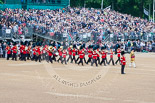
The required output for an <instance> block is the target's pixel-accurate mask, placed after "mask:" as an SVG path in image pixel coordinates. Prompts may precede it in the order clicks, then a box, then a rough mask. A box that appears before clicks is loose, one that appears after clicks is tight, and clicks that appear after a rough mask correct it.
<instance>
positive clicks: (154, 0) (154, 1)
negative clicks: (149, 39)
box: [153, 0, 155, 22]
mask: <svg viewBox="0 0 155 103" xmlns="http://www.w3.org/2000/svg"><path fill="white" fill-rule="evenodd" d="M154 3H155V0H153V22H154Z"/></svg>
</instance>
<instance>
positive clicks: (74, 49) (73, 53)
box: [72, 45, 77, 63]
mask: <svg viewBox="0 0 155 103" xmlns="http://www.w3.org/2000/svg"><path fill="white" fill-rule="evenodd" d="M76 52H77V50H76V46H75V45H74V46H73V50H72V55H73V59H72V63H73V60H74V62H75V63H77V62H76V57H75V56H76Z"/></svg>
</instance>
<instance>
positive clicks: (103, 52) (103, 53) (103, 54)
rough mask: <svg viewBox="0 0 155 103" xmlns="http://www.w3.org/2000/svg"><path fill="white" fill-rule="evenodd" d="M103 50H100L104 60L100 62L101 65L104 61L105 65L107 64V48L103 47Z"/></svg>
mask: <svg viewBox="0 0 155 103" xmlns="http://www.w3.org/2000/svg"><path fill="white" fill-rule="evenodd" d="M101 50H102V51H101V52H100V54H101V55H102V61H101V63H100V65H102V63H104V66H106V52H105V50H104V48H101Z"/></svg>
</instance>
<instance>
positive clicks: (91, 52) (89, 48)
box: [86, 46, 93, 64]
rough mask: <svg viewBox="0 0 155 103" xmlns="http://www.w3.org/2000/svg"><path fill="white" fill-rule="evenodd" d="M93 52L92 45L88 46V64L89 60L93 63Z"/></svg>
mask: <svg viewBox="0 0 155 103" xmlns="http://www.w3.org/2000/svg"><path fill="white" fill-rule="evenodd" d="M92 54H93V51H92V48H91V46H89V47H88V61H87V63H86V64H88V63H89V62H90V63H91V60H92Z"/></svg>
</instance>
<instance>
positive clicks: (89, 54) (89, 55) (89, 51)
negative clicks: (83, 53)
mask: <svg viewBox="0 0 155 103" xmlns="http://www.w3.org/2000/svg"><path fill="white" fill-rule="evenodd" d="M92 54H93V52H92V51H91V50H88V57H89V58H91V57H92Z"/></svg>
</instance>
